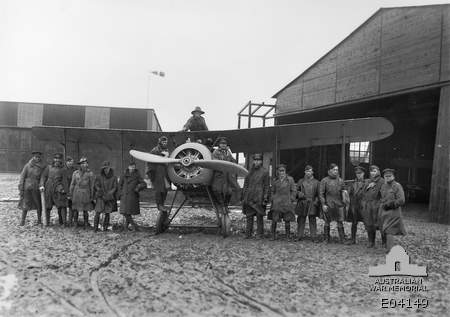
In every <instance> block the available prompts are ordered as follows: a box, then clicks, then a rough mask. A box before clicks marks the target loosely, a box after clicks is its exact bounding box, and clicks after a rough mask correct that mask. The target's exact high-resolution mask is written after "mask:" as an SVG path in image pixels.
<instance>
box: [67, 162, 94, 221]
mask: <svg viewBox="0 0 450 317" xmlns="http://www.w3.org/2000/svg"><path fill="white" fill-rule="evenodd" d="M78 164H79V165H80V169H79V170H76V171H75V172H74V173H73V176H72V182H71V183H70V197H72V208H73V209H74V221H75V224H76V225H78V213H79V212H81V211H83V226H84V228H85V229H87V228H88V227H89V226H90V225H89V211H91V210H92V209H94V206H93V201H94V183H95V176H94V173H92V172H91V171H90V170H89V168H88V167H89V164H88V160H87V158H86V157H82V158H81V159H80V161H79V162H78Z"/></svg>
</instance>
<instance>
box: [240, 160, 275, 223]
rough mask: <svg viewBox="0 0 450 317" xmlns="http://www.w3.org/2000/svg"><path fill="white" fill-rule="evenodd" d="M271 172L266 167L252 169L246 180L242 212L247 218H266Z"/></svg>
mask: <svg viewBox="0 0 450 317" xmlns="http://www.w3.org/2000/svg"><path fill="white" fill-rule="evenodd" d="M269 190H270V179H269V172H268V171H267V169H265V168H264V167H262V166H261V167H259V168H254V167H253V168H251V169H250V172H249V173H248V175H247V176H246V177H245V180H244V188H243V194H242V197H243V198H242V212H243V213H244V214H245V215H247V216H255V215H256V214H259V215H262V216H265V215H266V205H267V203H268V200H269Z"/></svg>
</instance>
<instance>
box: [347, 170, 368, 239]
mask: <svg viewBox="0 0 450 317" xmlns="http://www.w3.org/2000/svg"><path fill="white" fill-rule="evenodd" d="M364 171H365V169H364V168H362V167H356V168H355V173H364ZM365 184H366V180H365V179H364V176H363V175H362V178H361V179H360V178H358V177H357V178H355V179H354V180H353V183H351V185H350V186H349V196H350V212H349V213H348V214H347V219H346V220H347V221H348V222H351V223H352V231H351V232H352V233H351V234H352V243H356V233H357V229H358V222H360V221H363V218H362V206H361V200H362V198H363V195H364V186H365Z"/></svg>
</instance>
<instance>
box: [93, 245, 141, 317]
mask: <svg viewBox="0 0 450 317" xmlns="http://www.w3.org/2000/svg"><path fill="white" fill-rule="evenodd" d="M141 241H142V238H139V239H135V240H133V241H131V242H129V243H127V244H124V245H123V246H121V247H120V248H119V249H118V250H117V251H116V252H114V253H112V254H111V255H110V256H109V257H108V258H107V259H106V260H105V261H103V262H101V263H100V264H99V265H97V266H96V267H94V268H93V269H91V270H90V271H89V284H90V285H91V287H92V290H93V291H94V293H95V294H96V295H97V296H98V297H99V298H101V299H102V300H103V306H104V307H105V308H106V310H107V311H108V312H109V314H108V315H114V316H117V317H123V316H125V315H123V314H122V313H121V312H120V311H119V310H117V309H116V308H114V307H113V306H112V305H111V303H110V302H109V301H108V299H107V297H106V295H105V293H104V292H103V291H102V289H101V288H100V287H99V285H98V281H99V275H100V270H101V269H103V268H107V267H108V266H109V265H110V264H111V263H112V262H113V261H114V260H116V259H117V258H118V257H119V256H120V255H121V254H122V253H124V252H125V251H126V250H127V249H128V248H129V247H131V246H133V245H135V244H137V243H139V242H141Z"/></svg>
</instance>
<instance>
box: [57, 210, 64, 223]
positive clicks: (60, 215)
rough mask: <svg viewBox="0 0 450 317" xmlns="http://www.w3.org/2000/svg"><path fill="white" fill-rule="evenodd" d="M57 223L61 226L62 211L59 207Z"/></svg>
mask: <svg viewBox="0 0 450 317" xmlns="http://www.w3.org/2000/svg"><path fill="white" fill-rule="evenodd" d="M58 223H59V224H60V225H62V224H63V223H64V222H63V216H62V210H61V207H59V208H58Z"/></svg>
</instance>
